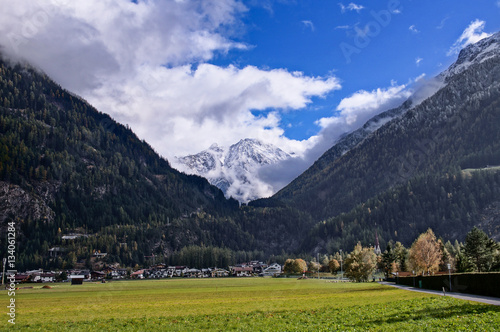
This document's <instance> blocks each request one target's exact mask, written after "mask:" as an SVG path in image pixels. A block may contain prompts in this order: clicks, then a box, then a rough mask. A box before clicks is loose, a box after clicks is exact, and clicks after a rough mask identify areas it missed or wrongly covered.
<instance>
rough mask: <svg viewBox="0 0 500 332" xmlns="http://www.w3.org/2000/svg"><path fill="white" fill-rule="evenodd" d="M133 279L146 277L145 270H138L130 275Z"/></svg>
mask: <svg viewBox="0 0 500 332" xmlns="http://www.w3.org/2000/svg"><path fill="white" fill-rule="evenodd" d="M130 277H131V278H133V279H144V270H137V271H135V272H133V273H132V274H131V275H130Z"/></svg>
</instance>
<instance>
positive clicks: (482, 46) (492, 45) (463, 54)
mask: <svg viewBox="0 0 500 332" xmlns="http://www.w3.org/2000/svg"><path fill="white" fill-rule="evenodd" d="M499 53H500V32H497V33H495V34H493V35H492V36H490V37H487V38H484V39H482V40H480V41H478V42H477V43H475V44H471V45H468V46H467V47H465V48H464V49H463V50H461V51H460V53H459V55H458V59H457V61H456V62H455V63H453V64H452V65H451V66H450V67H449V68H448V69H446V70H445V71H444V72H442V73H441V74H440V75H439V76H441V77H443V78H444V80H445V81H448V80H449V79H450V77H452V76H455V75H458V74H460V73H463V72H464V71H466V70H467V69H468V68H469V67H470V66H471V65H473V64H478V63H483V62H484V61H486V60H488V59H491V58H493V57H495V56H498V55H499Z"/></svg>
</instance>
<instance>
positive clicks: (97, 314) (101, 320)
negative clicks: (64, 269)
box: [0, 278, 500, 331]
mask: <svg viewBox="0 0 500 332" xmlns="http://www.w3.org/2000/svg"><path fill="white" fill-rule="evenodd" d="M53 287H54V288H53V289H40V287H39V286H35V288H34V289H23V290H18V292H17V295H16V303H17V319H16V320H17V324H16V325H15V328H17V329H20V330H26V329H30V330H61V331H63V330H64V331H66V330H82V331H83V330H89V329H93V328H98V329H99V330H129V331H135V330H159V329H163V330H169V331H181V330H188V331H193V330H200V329H210V330H247V331H250V330H252V331H255V330H263V331H265V330H271V329H272V330H287V331H295V330H296V331H303V330H329V329H342V330H351V329H354V328H356V329H362V330H366V329H373V330H378V329H389V330H394V329H396V328H398V329H399V328H405V329H410V330H412V329H424V328H425V329H427V328H433V329H434V330H435V329H437V328H439V329H445V328H449V329H450V330H456V327H457V326H462V327H467V328H468V329H473V328H474V327H476V329H480V330H483V329H486V330H490V331H492V330H494V329H495V328H496V329H498V327H499V326H500V308H498V307H493V306H487V305H481V304H475V303H468V302H465V301H460V300H456V299H451V298H443V297H436V296H432V295H426V294H421V293H413V292H408V291H403V290H399V289H394V288H390V287H385V286H381V285H378V284H372V283H366V284H336V283H328V282H325V281H318V280H303V281H299V280H295V279H260V278H259V279H255V278H251V279H209V280H185V279H184V280H160V281H124V282H111V283H107V284H84V285H83V286H71V285H68V284H56V285H54V286H53ZM5 297H6V296H5ZM5 297H4V298H5ZM2 302H3V301H2ZM6 325H7V321H6V319H3V320H2V321H1V322H0V329H4V328H5V327H6ZM9 325H10V324H9Z"/></svg>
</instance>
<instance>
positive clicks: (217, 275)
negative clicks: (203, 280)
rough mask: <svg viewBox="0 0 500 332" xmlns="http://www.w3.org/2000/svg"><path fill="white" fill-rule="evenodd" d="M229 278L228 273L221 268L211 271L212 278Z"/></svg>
mask: <svg viewBox="0 0 500 332" xmlns="http://www.w3.org/2000/svg"><path fill="white" fill-rule="evenodd" d="M224 277H229V271H228V270H224V269H221V268H214V269H213V270H212V278H224Z"/></svg>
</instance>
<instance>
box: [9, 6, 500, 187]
mask: <svg viewBox="0 0 500 332" xmlns="http://www.w3.org/2000/svg"><path fill="white" fill-rule="evenodd" d="M0 6H1V8H2V10H1V11H0V22H1V23H0V47H1V50H2V53H3V54H4V55H6V56H8V57H10V58H13V59H23V60H27V61H29V62H30V63H32V64H33V65H35V66H37V67H39V68H41V69H42V70H43V71H44V72H46V73H47V74H48V75H49V76H51V77H52V78H53V79H55V80H56V81H57V82H58V83H60V84H61V85H62V86H63V87H65V88H67V89H69V90H70V91H72V92H74V93H76V94H78V95H80V96H82V97H84V98H85V99H86V100H87V101H89V102H90V103H91V104H92V105H94V106H95V107H96V108H97V109H99V110H100V111H102V112H105V113H108V114H110V115H111V116H112V117H113V118H115V119H116V120H117V121H119V122H120V123H123V124H128V125H129V126H130V127H131V128H132V129H133V130H134V132H135V133H136V134H137V135H138V136H139V137H140V138H141V139H145V140H146V141H147V142H148V143H150V144H151V145H152V146H153V147H154V149H155V150H156V151H158V152H159V153H160V154H161V155H162V156H164V157H166V158H167V159H169V160H170V161H171V162H172V163H173V164H174V165H175V156H184V155H188V154H194V153H197V152H199V151H202V150H204V149H207V148H208V147H209V146H210V145H212V143H218V144H219V145H222V146H229V145H231V144H234V143H236V142H237V141H239V140H240V139H243V138H258V139H260V140H262V141H264V142H266V143H272V144H274V145H276V146H278V147H280V148H282V149H283V150H285V151H287V152H290V153H291V152H293V153H295V154H296V156H298V158H297V159H296V160H297V163H296V165H295V166H294V165H290V168H292V169H291V171H290V172H289V175H288V177H286V178H284V179H283V180H282V181H281V182H280V185H283V184H286V182H287V181H289V180H291V179H293V177H294V176H296V175H298V174H299V173H300V172H302V171H303V170H305V169H306V168H307V167H308V166H309V165H311V164H312V163H313V162H314V160H316V159H317V158H318V157H319V156H320V155H321V154H322V153H323V152H325V151H326V150H327V149H328V148H330V147H331V146H332V145H333V144H334V142H335V140H336V139H337V138H338V137H339V136H340V135H342V134H343V133H345V132H348V131H352V130H355V129H356V128H358V127H360V126H362V125H363V123H364V122H365V121H366V120H368V119H369V118H370V117H372V116H374V115H376V114H378V113H379V112H382V111H384V110H387V109H389V108H390V107H394V106H397V105H399V104H400V103H402V102H403V101H404V100H406V99H407V98H408V97H409V96H410V95H411V93H412V92H413V91H414V90H415V88H416V87H417V86H421V85H423V84H426V82H428V80H429V79H431V78H432V77H433V76H435V75H436V74H438V73H439V72H440V71H442V70H444V69H446V67H447V66H449V65H450V64H451V63H452V62H453V61H454V60H455V59H456V57H457V54H458V51H459V50H460V49H461V48H462V47H464V46H466V45H467V44H470V43H474V42H477V41H478V40H480V39H481V38H484V37H486V36H488V35H489V34H491V33H494V32H496V31H499V30H500V20H499V15H500V0H475V1H451V0H435V1H428V0H421V1H416V0H400V1H398V0H390V1H385V0H384V1H374V0H355V1H353V2H351V1H330V0H309V1H298V0H260V1H257V0H241V1H240V0H148V1H145V0H138V1H130V0H87V1H70V0H38V1H36V2H33V1H30V0H18V1H15V2H12V1H7V0H0ZM281 175H282V174H281ZM278 187H279V186H277V187H274V189H278Z"/></svg>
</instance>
